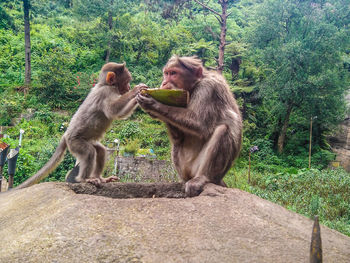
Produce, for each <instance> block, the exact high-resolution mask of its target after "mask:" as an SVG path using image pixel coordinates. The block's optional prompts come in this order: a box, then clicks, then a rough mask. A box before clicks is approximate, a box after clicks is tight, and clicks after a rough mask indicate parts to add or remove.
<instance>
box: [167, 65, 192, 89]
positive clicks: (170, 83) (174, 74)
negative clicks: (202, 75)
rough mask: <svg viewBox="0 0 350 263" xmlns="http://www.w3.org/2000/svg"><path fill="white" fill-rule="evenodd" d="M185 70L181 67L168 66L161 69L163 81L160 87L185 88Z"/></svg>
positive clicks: (186, 84)
mask: <svg viewBox="0 0 350 263" xmlns="http://www.w3.org/2000/svg"><path fill="white" fill-rule="evenodd" d="M187 75H188V74H187V72H186V70H184V69H183V68H181V67H178V66H170V67H165V68H164V69H163V82H162V85H161V89H184V90H187V89H188V88H189V87H188V86H189V85H188V84H189V83H188V82H186V80H187V79H188V77H187Z"/></svg>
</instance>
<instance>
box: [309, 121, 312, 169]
mask: <svg viewBox="0 0 350 263" xmlns="http://www.w3.org/2000/svg"><path fill="white" fill-rule="evenodd" d="M311 144H312V117H311V118H310V142H309V169H310V168H311Z"/></svg>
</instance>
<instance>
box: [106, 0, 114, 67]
mask: <svg viewBox="0 0 350 263" xmlns="http://www.w3.org/2000/svg"><path fill="white" fill-rule="evenodd" d="M112 6H113V0H111V6H110V9H109V11H108V29H109V32H108V35H109V40H108V44H107V50H106V59H105V62H106V63H108V62H109V57H110V55H111V46H112V37H111V31H112V29H113V15H112V11H111V9H112Z"/></svg>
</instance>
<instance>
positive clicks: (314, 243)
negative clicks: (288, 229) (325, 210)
mask: <svg viewBox="0 0 350 263" xmlns="http://www.w3.org/2000/svg"><path fill="white" fill-rule="evenodd" d="M310 263H322V239H321V228H320V224H319V221H318V216H315V220H314V225H313V227H312V235H311V245H310Z"/></svg>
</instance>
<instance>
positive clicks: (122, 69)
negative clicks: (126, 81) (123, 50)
mask: <svg viewBox="0 0 350 263" xmlns="http://www.w3.org/2000/svg"><path fill="white" fill-rule="evenodd" d="M125 66H126V63H125V61H124V62H123V64H122V66H121V68H120V71H121V72H124V69H125Z"/></svg>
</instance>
